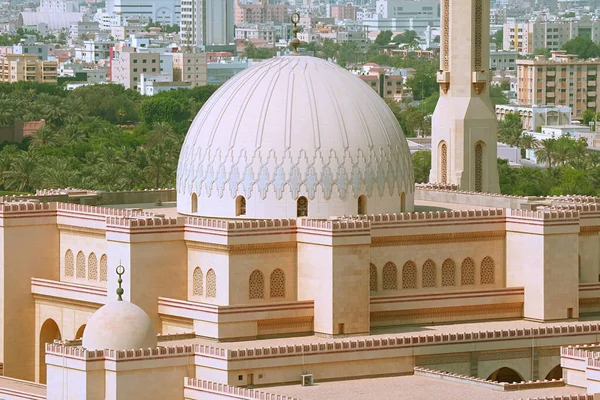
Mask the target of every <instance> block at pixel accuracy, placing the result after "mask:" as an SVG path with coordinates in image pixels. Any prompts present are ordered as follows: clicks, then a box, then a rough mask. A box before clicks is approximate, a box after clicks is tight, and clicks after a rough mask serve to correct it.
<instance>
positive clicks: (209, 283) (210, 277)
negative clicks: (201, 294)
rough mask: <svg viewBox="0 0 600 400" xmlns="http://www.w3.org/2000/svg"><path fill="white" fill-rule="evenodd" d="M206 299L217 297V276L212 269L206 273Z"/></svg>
mask: <svg viewBox="0 0 600 400" xmlns="http://www.w3.org/2000/svg"><path fill="white" fill-rule="evenodd" d="M206 297H217V274H215V271H213V269H212V268H211V269H209V270H208V272H207V273H206Z"/></svg>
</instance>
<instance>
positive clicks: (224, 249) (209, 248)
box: [185, 240, 298, 256]
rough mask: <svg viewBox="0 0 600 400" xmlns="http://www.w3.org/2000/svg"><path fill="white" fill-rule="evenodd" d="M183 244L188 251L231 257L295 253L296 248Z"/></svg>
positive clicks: (294, 245) (292, 244) (290, 244)
mask: <svg viewBox="0 0 600 400" xmlns="http://www.w3.org/2000/svg"><path fill="white" fill-rule="evenodd" d="M185 243H186V245H187V247H188V248H189V249H195V250H200V251H204V252H208V253H218V254H228V255H232V256H235V255H250V254H269V253H285V252H295V251H296V249H297V247H298V245H297V242H276V243H255V244H235V245H222V244H215V243H199V242H192V241H189V240H186V242H185Z"/></svg>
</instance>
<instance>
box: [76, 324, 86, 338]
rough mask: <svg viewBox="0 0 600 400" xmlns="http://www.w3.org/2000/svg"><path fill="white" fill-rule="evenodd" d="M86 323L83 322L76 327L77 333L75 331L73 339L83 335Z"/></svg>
mask: <svg viewBox="0 0 600 400" xmlns="http://www.w3.org/2000/svg"><path fill="white" fill-rule="evenodd" d="M86 326H87V325H86V324H83V325H81V326H80V327H79V329H77V333H75V339H81V338H82V337H83V332H85V327H86Z"/></svg>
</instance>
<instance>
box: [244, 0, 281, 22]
mask: <svg viewBox="0 0 600 400" xmlns="http://www.w3.org/2000/svg"><path fill="white" fill-rule="evenodd" d="M234 20H235V24H236V25H241V24H267V23H275V24H281V23H285V22H288V20H289V17H288V15H287V6H286V5H285V4H269V2H268V0H261V1H260V2H258V3H257V4H241V3H240V1H239V0H235V3H234Z"/></svg>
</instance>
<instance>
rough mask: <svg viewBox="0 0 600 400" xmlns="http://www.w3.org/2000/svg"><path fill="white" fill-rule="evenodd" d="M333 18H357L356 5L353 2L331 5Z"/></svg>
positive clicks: (353, 19)
mask: <svg viewBox="0 0 600 400" xmlns="http://www.w3.org/2000/svg"><path fill="white" fill-rule="evenodd" d="M331 18H333V19H335V20H342V21H343V20H346V19H350V20H352V21H355V20H356V7H355V6H354V4H352V3H346V4H344V5H332V6H331Z"/></svg>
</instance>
